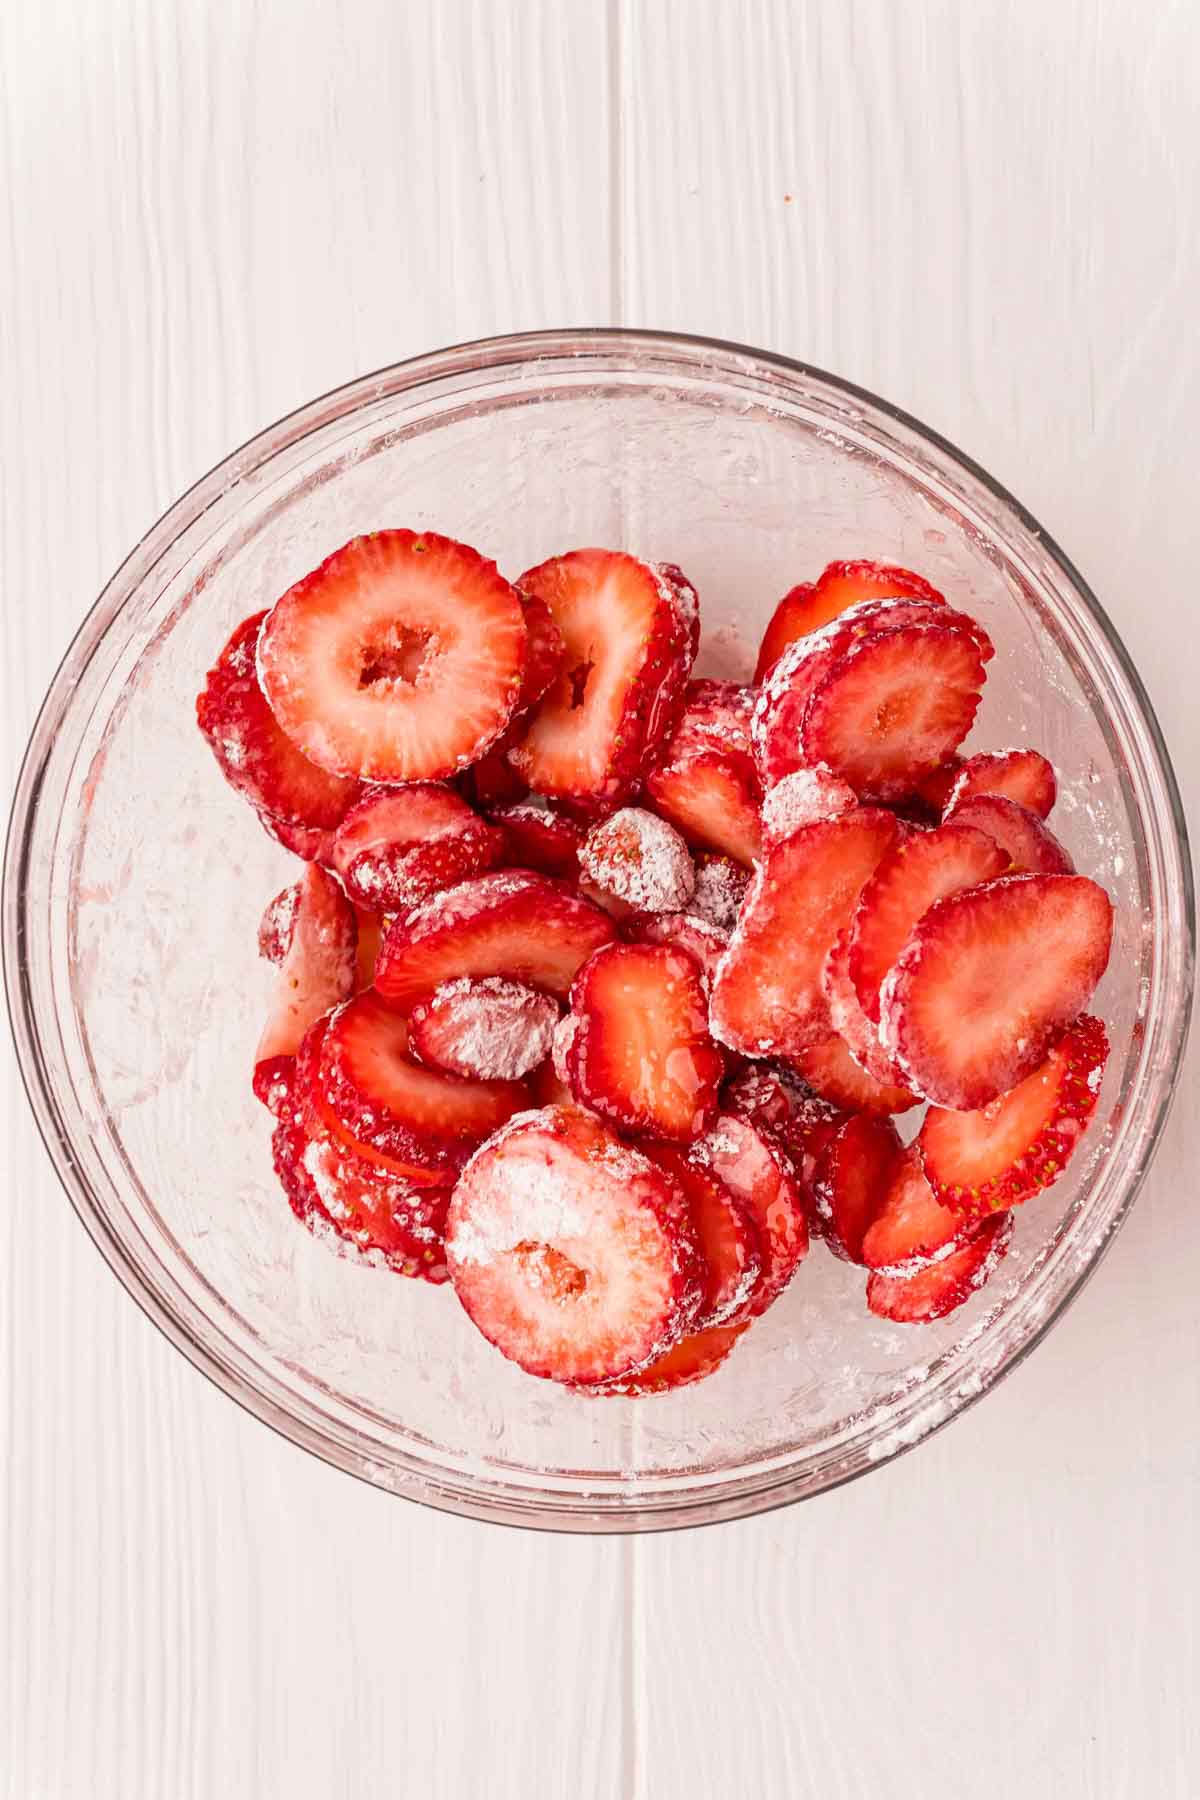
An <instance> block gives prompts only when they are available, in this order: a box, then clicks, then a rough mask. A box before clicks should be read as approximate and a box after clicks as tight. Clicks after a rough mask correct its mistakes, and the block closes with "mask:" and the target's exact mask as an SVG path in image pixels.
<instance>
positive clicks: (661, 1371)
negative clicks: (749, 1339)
mask: <svg viewBox="0 0 1200 1800" xmlns="http://www.w3.org/2000/svg"><path fill="white" fill-rule="evenodd" d="M745 1330H746V1326H745V1325H744V1324H743V1325H709V1326H707V1327H705V1329H703V1330H701V1331H691V1332H689V1333H688V1335H687V1336H686V1337H684V1338H680V1340H679V1342H678V1343H677V1344H673V1345H672V1346H671V1348H670V1349H669V1350H664V1352H663V1354H662V1355H661V1356H656V1357H655V1359H654V1361H653V1362H652V1363H647V1365H646V1367H645V1368H644V1369H639V1370H638V1371H637V1372H636V1373H635V1374H633V1375H619V1376H618V1377H617V1379H616V1380H615V1381H606V1382H604V1383H602V1384H601V1385H600V1386H598V1387H592V1388H584V1389H581V1390H580V1391H581V1392H583V1393H588V1394H591V1395H593V1396H595V1397H597V1398H599V1397H602V1396H604V1395H613V1396H616V1397H618V1398H623V1399H628V1400H634V1399H640V1398H641V1397H642V1396H643V1395H645V1394H670V1393H674V1391H675V1389H676V1388H681V1387H690V1386H691V1385H692V1383H693V1382H696V1381H703V1380H704V1379H705V1378H706V1376H709V1375H711V1374H713V1373H714V1371H715V1370H717V1369H719V1368H720V1366H721V1364H722V1363H723V1362H724V1361H725V1359H726V1358H727V1357H728V1355H729V1353H730V1351H731V1350H732V1349H733V1347H734V1345H735V1344H736V1343H737V1341H738V1339H739V1338H740V1337H741V1335H742V1333H743V1332H744V1331H745Z"/></svg>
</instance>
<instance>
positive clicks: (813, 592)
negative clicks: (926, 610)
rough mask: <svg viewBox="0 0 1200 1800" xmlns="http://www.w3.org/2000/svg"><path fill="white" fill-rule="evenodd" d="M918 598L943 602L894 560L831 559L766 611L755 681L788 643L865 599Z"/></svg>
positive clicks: (938, 595)
mask: <svg viewBox="0 0 1200 1800" xmlns="http://www.w3.org/2000/svg"><path fill="white" fill-rule="evenodd" d="M893 599H913V600H924V601H925V602H926V603H927V604H929V605H930V606H944V605H945V601H944V599H943V597H942V595H941V594H939V592H938V590H937V589H936V588H935V587H931V586H930V584H929V582H927V581H926V580H925V579H924V578H923V577H922V576H920V575H915V574H914V573H913V571H912V570H911V569H902V568H899V567H898V566H897V565H896V564H895V563H877V562H831V563H830V564H829V565H828V567H827V568H826V569H825V570H824V572H823V574H822V575H821V576H820V577H819V578H818V579H817V580H816V581H802V582H801V583H800V585H799V586H798V587H794V588H792V589H790V590H789V592H788V593H786V594H785V595H784V596H783V599H782V600H781V601H780V602H779V605H778V606H777V607H776V608H775V611H774V612H773V613H772V614H771V622H770V624H769V625H768V626H767V629H766V631H765V633H764V634H763V641H762V646H761V648H760V649H759V652H758V666H757V668H756V669H755V672H754V679H755V681H756V682H762V681H764V680H765V679H766V677H767V676H768V675H769V674H770V672H771V670H772V669H773V668H774V666H775V664H776V663H777V662H778V661H779V658H780V657H781V656H782V655H783V652H784V651H785V650H786V649H787V647H788V645H789V644H794V643H795V642H796V641H797V639H799V638H803V637H808V636H809V634H810V633H811V632H814V631H819V630H820V628H821V626H822V625H828V624H829V623H830V622H831V620H833V619H836V618H838V617H840V615H841V614H842V613H844V612H847V611H848V610H849V608H850V607H852V606H859V605H861V604H862V602H863V601H865V600H893Z"/></svg>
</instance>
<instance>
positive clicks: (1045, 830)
mask: <svg viewBox="0 0 1200 1800" xmlns="http://www.w3.org/2000/svg"><path fill="white" fill-rule="evenodd" d="M947 819H948V821H952V822H953V823H955V824H958V825H970V826H971V827H972V828H973V829H974V830H975V831H982V832H985V833H986V834H987V836H988V837H990V838H991V839H992V841H993V843H996V844H999V846H1000V848H1001V849H1002V850H1003V851H1004V852H1005V853H1006V855H1007V856H1008V859H1009V874H1011V875H1073V874H1074V873H1075V864H1074V863H1073V862H1072V861H1071V858H1070V856H1069V854H1068V853H1067V851H1066V850H1065V849H1064V848H1063V846H1062V845H1061V844H1060V843H1059V841H1058V839H1057V838H1056V837H1055V835H1054V833H1053V832H1052V831H1051V829H1050V827H1049V826H1048V825H1044V824H1043V823H1042V821H1041V819H1039V817H1038V815H1037V814H1036V813H1035V812H1031V811H1030V809H1029V807H1027V806H1022V805H1021V804H1020V802H1019V801H1017V800H1009V799H1006V798H1005V796H1004V795H1003V794H970V795H968V797H967V798H966V799H965V800H961V801H960V802H959V803H958V805H957V806H955V807H954V808H953V810H952V811H951V812H950V813H948V814H947Z"/></svg>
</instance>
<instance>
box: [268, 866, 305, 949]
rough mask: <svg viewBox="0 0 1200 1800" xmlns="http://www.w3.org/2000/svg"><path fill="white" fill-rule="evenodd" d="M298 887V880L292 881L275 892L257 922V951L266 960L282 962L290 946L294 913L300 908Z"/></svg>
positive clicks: (293, 928)
mask: <svg viewBox="0 0 1200 1800" xmlns="http://www.w3.org/2000/svg"><path fill="white" fill-rule="evenodd" d="M300 887H301V884H300V882H298V881H294V882H293V883H292V885H291V886H290V887H285V888H284V889H283V891H282V893H279V894H276V896H275V898H274V899H273V900H272V901H271V902H270V903H269V905H268V906H267V910H266V911H265V912H264V913H263V916H262V919H261V921H260V922H259V927H258V953H259V955H260V956H265V957H266V959H267V961H268V962H273V963H280V962H282V961H283V959H284V957H285V956H286V955H287V953H288V950H289V948H290V947H291V942H292V932H293V931H294V930H295V928H296V914H297V912H298V911H299V910H300Z"/></svg>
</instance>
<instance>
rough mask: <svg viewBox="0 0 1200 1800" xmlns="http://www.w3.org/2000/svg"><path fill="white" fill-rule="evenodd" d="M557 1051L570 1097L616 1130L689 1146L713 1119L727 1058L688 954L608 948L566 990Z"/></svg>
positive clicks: (635, 947)
mask: <svg viewBox="0 0 1200 1800" xmlns="http://www.w3.org/2000/svg"><path fill="white" fill-rule="evenodd" d="M571 1016H572V1018H573V1020H574V1022H575V1023H574V1029H573V1030H572V1031H571V1032H570V1035H569V1037H568V1036H567V1035H566V1034H565V1033H564V1038H563V1048H562V1049H561V1051H560V1055H561V1057H562V1063H563V1067H564V1071H565V1074H566V1077H567V1080H568V1082H569V1083H570V1086H571V1091H572V1092H573V1093H574V1094H575V1095H576V1096H577V1098H578V1099H579V1100H581V1101H582V1102H583V1104H584V1105H586V1106H589V1107H591V1108H592V1110H593V1111H595V1112H597V1113H599V1114H601V1115H602V1117H604V1118H606V1119H608V1120H610V1121H611V1122H612V1123H613V1124H614V1125H616V1126H617V1127H618V1128H619V1129H620V1130H623V1131H629V1132H635V1133H637V1134H638V1135H639V1136H644V1137H652V1138H662V1139H665V1140H667V1141H670V1142H676V1143H689V1142H691V1140H692V1139H694V1138H696V1137H697V1136H699V1134H700V1133H701V1132H702V1131H704V1130H705V1129H706V1128H707V1126H708V1125H709V1124H710V1123H711V1122H712V1120H713V1118H714V1117H715V1116H716V1111H717V1095H718V1090H719V1088H720V1084H721V1078H722V1076H723V1075H724V1072H725V1063H724V1058H723V1057H722V1055H721V1052H720V1051H719V1050H718V1048H717V1046H716V1045H715V1044H714V1043H713V1041H712V1039H711V1038H710V1036H709V1033H708V1004H707V996H706V993H705V989H704V984H703V981H702V979H701V975H700V971H699V969H698V968H697V966H696V963H695V962H694V960H693V959H692V957H691V956H689V955H687V954H686V952H684V951H682V950H677V949H671V948H668V947H666V946H662V945H654V944H609V945H606V946H605V947H604V948H603V949H601V950H598V951H597V952H596V954H595V955H594V956H593V957H591V958H590V959H589V961H588V962H586V963H585V964H584V966H583V968H582V969H581V970H580V972H579V974H578V975H577V976H576V978H575V981H574V983H573V985H572V987H571Z"/></svg>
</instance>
